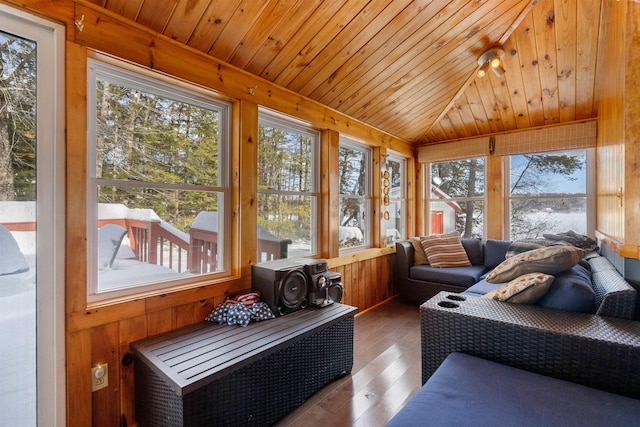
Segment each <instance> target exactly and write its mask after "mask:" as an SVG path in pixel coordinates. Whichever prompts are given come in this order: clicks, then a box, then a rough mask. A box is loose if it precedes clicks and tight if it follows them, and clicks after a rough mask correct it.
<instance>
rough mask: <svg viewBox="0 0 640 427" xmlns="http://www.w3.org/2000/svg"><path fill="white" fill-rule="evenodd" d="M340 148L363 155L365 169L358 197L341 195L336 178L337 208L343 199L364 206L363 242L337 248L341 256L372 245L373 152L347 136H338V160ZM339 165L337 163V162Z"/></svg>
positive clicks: (338, 219)
mask: <svg viewBox="0 0 640 427" xmlns="http://www.w3.org/2000/svg"><path fill="white" fill-rule="evenodd" d="M342 147H346V148H349V149H351V150H355V151H360V152H362V153H364V154H365V162H366V167H365V180H364V182H365V186H364V194H363V195H361V196H358V195H353V194H343V193H342V189H341V188H340V180H339V179H340V178H338V191H339V193H338V194H339V195H338V206H342V201H343V200H344V199H353V200H357V201H358V202H359V203H363V204H364V226H363V228H364V229H363V230H362V233H363V242H362V244H361V245H358V246H350V247H344V248H341V247H338V253H339V254H342V253H345V252H352V251H356V250H361V249H366V248H369V247H371V245H372V234H373V233H372V230H371V228H372V224H373V222H372V218H371V215H372V212H373V209H372V204H373V194H372V188H373V182H372V180H373V174H372V167H373V150H372V148H371V147H369V146H368V145H366V144H364V143H363V142H360V141H358V140H356V139H354V138H351V137H349V136H345V135H340V139H339V144H338V158H339V156H340V149H341V148H342ZM338 163H339V162H338ZM340 175H341V171H340V165H339V164H338V177H340ZM340 215H341V213H340V210H339V209H338V218H337V221H338V234H339V233H340V227H341V225H340Z"/></svg>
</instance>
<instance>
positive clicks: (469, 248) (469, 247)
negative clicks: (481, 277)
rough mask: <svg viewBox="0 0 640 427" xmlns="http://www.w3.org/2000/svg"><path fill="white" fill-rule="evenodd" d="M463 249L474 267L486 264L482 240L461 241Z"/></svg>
mask: <svg viewBox="0 0 640 427" xmlns="http://www.w3.org/2000/svg"><path fill="white" fill-rule="evenodd" d="M460 242H461V243H462V247H463V248H464V250H465V252H466V253H467V257H469V262H471V264H473V265H483V264H484V253H483V252H484V251H483V249H482V240H480V239H460Z"/></svg>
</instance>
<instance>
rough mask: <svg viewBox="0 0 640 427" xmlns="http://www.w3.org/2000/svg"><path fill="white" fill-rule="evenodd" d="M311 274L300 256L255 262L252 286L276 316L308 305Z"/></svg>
mask: <svg viewBox="0 0 640 427" xmlns="http://www.w3.org/2000/svg"><path fill="white" fill-rule="evenodd" d="M307 283H308V275H307V273H306V272H305V271H304V264H303V263H300V261H299V260H289V259H280V260H276V261H269V262H263V263H260V264H254V265H252V266H251V287H252V288H253V290H254V291H260V292H261V293H262V298H263V299H264V301H265V302H266V303H267V305H268V306H269V308H271V311H273V313H274V314H275V315H276V316H283V315H285V314H287V313H291V312H293V311H296V310H299V309H301V308H305V307H306V306H307V296H308V295H307V294H308V291H307V287H308V284H307Z"/></svg>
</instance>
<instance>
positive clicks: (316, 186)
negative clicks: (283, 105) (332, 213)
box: [258, 107, 320, 256]
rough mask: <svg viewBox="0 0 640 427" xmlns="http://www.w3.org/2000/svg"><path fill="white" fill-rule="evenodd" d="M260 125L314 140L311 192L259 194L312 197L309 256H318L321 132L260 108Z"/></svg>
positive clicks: (266, 190) (267, 191) (272, 191)
mask: <svg viewBox="0 0 640 427" xmlns="http://www.w3.org/2000/svg"><path fill="white" fill-rule="evenodd" d="M258 112H259V114H258V125H267V126H272V127H278V128H281V129H284V130H288V131H292V132H295V133H299V134H302V135H306V136H308V137H309V138H311V139H312V140H313V147H312V155H313V158H312V163H313V170H312V172H311V179H312V184H311V187H312V188H311V191H310V192H308V191H278V190H268V189H258V193H263V194H284V195H299V196H310V197H311V198H312V199H311V200H312V203H311V224H312V229H311V236H310V237H311V250H310V253H309V255H308V256H316V255H318V254H319V253H320V242H319V240H318V234H319V233H318V229H319V221H318V218H319V213H318V209H319V206H320V132H318V131H316V130H314V129H313V128H311V126H310V125H308V124H306V123H304V122H301V121H299V120H296V119H293V118H289V117H288V116H284V115H282V114H279V113H276V112H274V111H272V110H268V109H266V108H262V107H260V108H259V110H258Z"/></svg>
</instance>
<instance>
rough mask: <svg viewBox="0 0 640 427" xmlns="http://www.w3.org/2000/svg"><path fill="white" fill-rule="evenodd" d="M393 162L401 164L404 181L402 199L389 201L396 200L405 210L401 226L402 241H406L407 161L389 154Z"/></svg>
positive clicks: (390, 198)
mask: <svg viewBox="0 0 640 427" xmlns="http://www.w3.org/2000/svg"><path fill="white" fill-rule="evenodd" d="M389 161H392V162H396V163H400V165H401V167H400V170H401V175H402V179H401V180H400V181H401V185H400V197H399V198H398V197H396V198H393V197H389V200H390V201H392V200H395V201H398V202H400V206H402V207H403V208H404V210H403V213H402V215H401V216H400V225H401V230H399V231H400V239H406V238H407V159H406V158H405V157H402V156H401V155H399V154H395V153H391V152H389V153H388V156H387V162H389ZM389 179H391V178H389ZM381 196H382V197H384V194H382V195H381Z"/></svg>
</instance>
